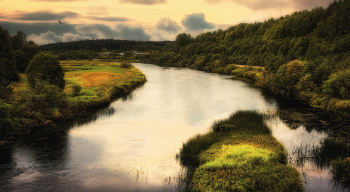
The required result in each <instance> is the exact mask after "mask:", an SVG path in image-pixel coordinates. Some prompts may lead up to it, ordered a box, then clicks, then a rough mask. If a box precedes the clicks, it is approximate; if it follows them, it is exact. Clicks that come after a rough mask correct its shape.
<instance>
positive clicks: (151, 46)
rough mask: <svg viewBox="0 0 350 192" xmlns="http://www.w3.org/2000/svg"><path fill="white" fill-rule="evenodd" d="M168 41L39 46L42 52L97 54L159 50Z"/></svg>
mask: <svg viewBox="0 0 350 192" xmlns="http://www.w3.org/2000/svg"><path fill="white" fill-rule="evenodd" d="M169 42H170V41H131V40H119V39H97V40H80V41H70V42H58V43H50V44H46V45H41V46H40V48H41V49H42V50H44V51H67V50H81V49H82V50H89V51H94V52H99V51H101V50H103V49H107V50H114V51H117V52H118V51H123V52H124V51H154V50H159V49H161V48H162V47H163V46H164V45H166V44H167V43H169Z"/></svg>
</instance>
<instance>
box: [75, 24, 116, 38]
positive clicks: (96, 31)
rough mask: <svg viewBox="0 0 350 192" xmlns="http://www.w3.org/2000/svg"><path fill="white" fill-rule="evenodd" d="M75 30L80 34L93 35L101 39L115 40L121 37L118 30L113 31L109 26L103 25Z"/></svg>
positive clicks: (78, 27)
mask: <svg viewBox="0 0 350 192" xmlns="http://www.w3.org/2000/svg"><path fill="white" fill-rule="evenodd" d="M75 29H76V30H77V31H78V33H79V34H82V35H92V34H93V35H95V36H96V37H97V38H99V39H114V38H117V37H118V36H119V33H118V32H117V31H116V30H113V29H111V28H110V27H109V26H107V25H103V24H93V25H84V26H77V27H76V28H75Z"/></svg>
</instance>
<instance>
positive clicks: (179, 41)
mask: <svg viewBox="0 0 350 192" xmlns="http://www.w3.org/2000/svg"><path fill="white" fill-rule="evenodd" d="M192 40H193V39H192V37H191V35H190V34H186V33H182V34H179V35H178V36H177V37H176V40H175V43H176V45H178V46H181V47H182V46H185V45H187V44H189V43H191V42H192Z"/></svg>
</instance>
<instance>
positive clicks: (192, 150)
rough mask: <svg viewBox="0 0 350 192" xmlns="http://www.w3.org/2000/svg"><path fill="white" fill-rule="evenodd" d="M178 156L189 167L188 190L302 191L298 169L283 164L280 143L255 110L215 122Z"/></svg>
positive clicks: (283, 151)
mask: <svg viewBox="0 0 350 192" xmlns="http://www.w3.org/2000/svg"><path fill="white" fill-rule="evenodd" d="M178 157H179V159H180V162H181V163H182V164H183V165H185V166H188V167H191V169H189V170H193V172H192V173H190V175H191V178H190V180H191V184H192V187H191V191H302V184H301V180H300V177H299V176H300V174H299V172H298V171H297V170H296V169H294V168H292V167H290V166H288V165H286V163H285V162H286V152H285V149H284V147H283V145H282V144H281V143H280V142H278V141H277V140H276V139H275V138H274V137H273V136H272V135H271V131H270V129H269V127H268V126H267V125H266V124H265V123H264V117H263V115H262V114H259V113H257V112H255V111H239V112H236V113H234V114H232V115H231V116H230V117H229V118H228V119H225V120H220V121H216V122H215V123H214V124H213V126H212V130H211V131H210V132H209V133H207V134H203V135H197V136H195V137H193V138H191V139H190V140H189V141H188V142H187V143H184V144H183V147H182V149H181V150H180V153H179V155H178Z"/></svg>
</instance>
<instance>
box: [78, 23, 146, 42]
mask: <svg viewBox="0 0 350 192" xmlns="http://www.w3.org/2000/svg"><path fill="white" fill-rule="evenodd" d="M76 30H77V31H78V33H79V34H82V35H88V36H90V35H91V34H94V35H96V37H97V38H99V39H129V40H144V41H148V40H149V39H151V36H150V35H148V34H146V32H145V31H144V30H143V28H142V27H130V26H128V25H125V24H118V25H117V26H116V28H115V29H112V28H111V27H109V26H107V25H101V24H94V25H86V26H77V27H76Z"/></svg>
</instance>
